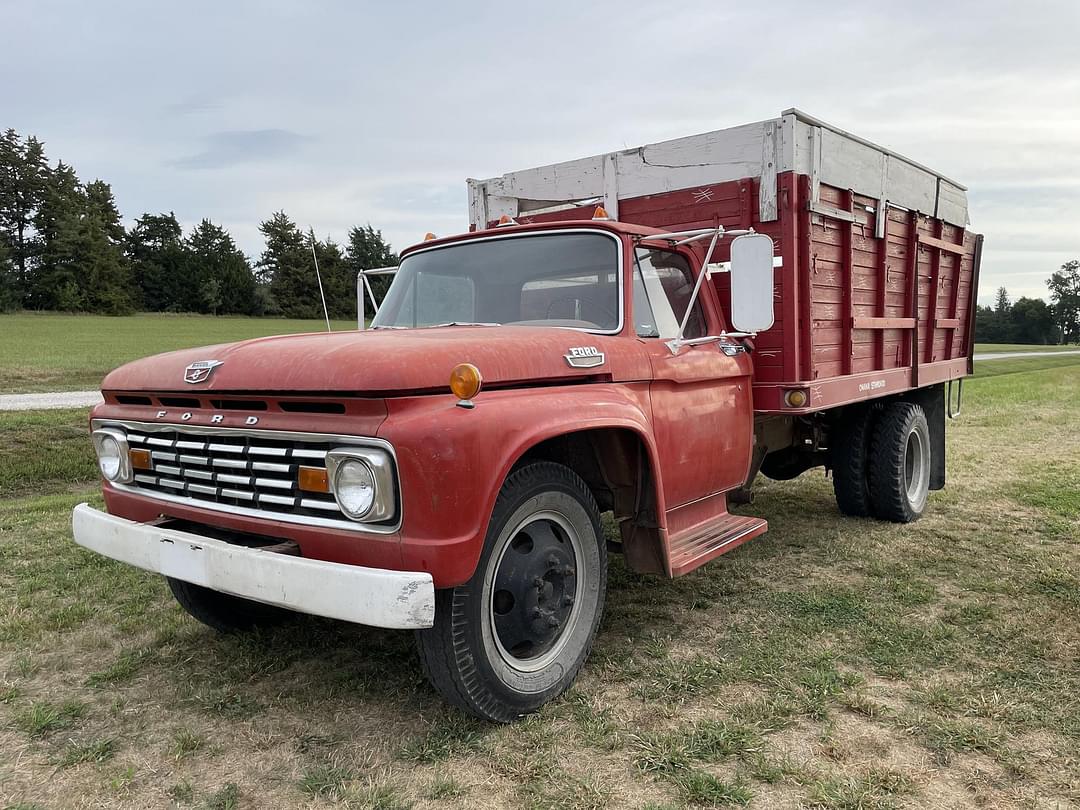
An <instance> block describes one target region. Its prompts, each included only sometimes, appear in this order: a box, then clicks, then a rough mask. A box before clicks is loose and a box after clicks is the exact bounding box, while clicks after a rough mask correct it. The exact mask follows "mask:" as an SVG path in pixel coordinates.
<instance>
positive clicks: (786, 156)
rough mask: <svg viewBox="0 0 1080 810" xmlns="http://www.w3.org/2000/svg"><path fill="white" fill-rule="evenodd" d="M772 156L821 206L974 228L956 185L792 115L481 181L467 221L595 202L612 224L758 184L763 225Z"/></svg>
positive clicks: (771, 200)
mask: <svg viewBox="0 0 1080 810" xmlns="http://www.w3.org/2000/svg"><path fill="white" fill-rule="evenodd" d="M770 157H771V158H772V163H773V169H774V170H775V171H776V172H777V173H779V172H785V171H794V172H797V173H800V174H807V175H809V176H810V178H811V185H812V188H811V192H812V200H813V201H814V202H817V201H818V199H819V190H820V184H821V183H826V184H828V185H831V186H835V187H838V188H841V189H851V190H853V191H855V192H857V193H859V194H864V195H866V196H869V197H872V198H874V199H876V200H878V210H879V213H880V212H882V211H883V210H884V206H885V205H886V204H892V205H895V206H897V207H903V208H907V209H915V210H919V211H923V212H926V213H932V212H933V211H934V210H935V207H936V209H937V211H938V212H939V215H940V216H941V218H942V219H945V220H946V221H948V222H950V223H953V224H956V225H962V226H967V225H968V210H967V195H966V193H965V189H964V188H963V187H962V186H960V185H959V184H958V183H956V182H955V181H952V180H949V179H948V178H946V177H943V176H942V175H940V174H937V173H935V172H933V171H932V170H930V169H927V168H926V167H925V166H922V165H920V164H918V163H915V162H914V161H912V160H909V159H908V158H905V157H903V156H901V155H898V154H896V153H895V152H892V151H890V150H888V149H884V148H882V147H880V146H877V145H875V144H872V143H870V142H869V141H866V140H864V139H862V138H859V137H857V136H855V135H852V134H850V133H848V132H845V131H843V130H841V129H838V128H836V127H832V126H830V125H828V124H825V123H824V122H822V121H819V120H818V119H816V118H813V117H812V116H808V115H806V114H805V113H802V112H799V111H798V110H794V109H792V110H787V111H785V112H784V114H783V116H782V117H781V118H776V119H770V120H766V121H758V122H756V123H752V124H744V125H742V126H737V127H731V128H729V129H725V130H718V131H716V132H708V133H704V134H702V135H692V136H689V137H686V138H677V139H675V140H670V141H664V142H661V143H655V144H648V145H646V146H642V147H639V148H636V149H627V150H623V151H620V152H611V153H608V154H605V155H594V156H592V157H587V158H581V159H579V160H571V161H567V162H565V163H557V164H552V165H550V166H541V167H538V168H534V169H526V170H524V171H518V172H512V173H509V174H504V175H502V176H501V177H495V178H491V179H489V180H484V181H478V182H476V184H475V189H474V186H473V184H472V183H470V194H469V201H470V210H469V215H470V221H471V222H473V224H476V225H477V226H478V227H479V226H482V225H483V224H486V222H489V221H491V220H494V219H497V218H498V217H499V216H501V215H502V214H504V213H505V214H510V215H511V216H517V215H518V214H519V213H524V212H526V211H536V210H539V209H545V210H550V209H557V208H559V207H561V206H568V205H572V204H575V203H580V202H581V201H583V200H588V199H597V198H603V199H604V200H605V201H608V202H607V204H606V206H605V207H606V208H607V209H608V213H610V214H612V215H613V216H614V215H615V211H613V210H612V209H613V208H614V209H617V208H618V200H620V199H623V200H625V199H628V198H633V197H641V196H644V195H647V194H661V193H664V192H668V191H678V190H683V189H690V188H694V187H704V186H707V185H710V184H716V183H723V182H729V181H733V180H741V179H743V178H747V177H758V178H760V179H761V181H762V185H761V187H762V189H763V193H762V194H761V196H760V209H759V216H760V218H761V219H762V221H766V222H767V221H770V220H771V219H775V216H776V215H775V213H774V212H775V208H776V200H775V196H774V192H775V181H774V180H770V174H771V172H770V167H769V162H770ZM939 178H940V180H941V183H940V186H941V192H940V194H939V192H938V180H939ZM612 200H613V201H614V204H613V203H612V202H610V201H612ZM882 201H885V202H882ZM481 216H482V217H484V219H483V221H480V219H479V218H480V217H481ZM879 220H880V222H881V223H882V224H883V223H884V221H885V217H884V216H879ZM879 229H880V225H879ZM880 235H881V234H880V231H879V236H880Z"/></svg>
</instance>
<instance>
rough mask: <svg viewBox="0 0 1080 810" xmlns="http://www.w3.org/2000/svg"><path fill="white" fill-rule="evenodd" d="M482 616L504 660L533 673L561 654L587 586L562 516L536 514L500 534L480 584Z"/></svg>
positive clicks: (574, 537)
mask: <svg viewBox="0 0 1080 810" xmlns="http://www.w3.org/2000/svg"><path fill="white" fill-rule="evenodd" d="M484 586H485V587H484V605H485V613H486V616H485V619H486V621H487V624H488V629H489V633H490V637H491V640H492V642H493V643H494V646H495V649H496V650H497V651H498V654H499V657H500V658H501V659H502V661H503V663H504V664H505V665H506V666H507V667H509V668H511V669H513V670H516V671H518V672H522V673H528V672H537V671H539V670H542V669H544V668H545V667H547V666H549V665H550V664H551V663H552V662H553V661H554V660H555V659H557V658H558V657H559V655H560V654H561V653H562V652H563V650H564V649H565V647H566V644H567V643H568V641H569V640H570V639H571V638H572V637H573V636H574V630H575V628H576V626H577V624H578V620H579V617H580V614H581V602H582V596H583V594H584V593H585V588H586V570H585V566H584V565H583V555H582V544H581V538H580V536H579V535H578V532H577V531H576V530H575V529H574V527H573V525H572V524H571V522H570V521H569V520H568V519H567V518H566V517H565V516H564V515H562V514H560V513H558V512H554V511H542V512H536V513H533V514H531V515H529V516H527V517H526V518H525V519H523V520H522V521H521V522H519V523H518V524H517V525H516V526H515V527H514V528H513V529H512V530H511V531H510V532H508V533H506V534H505V535H503V538H502V543H501V544H500V547H499V549H498V551H497V557H496V562H495V565H494V566H493V567H492V568H491V569H489V574H488V576H487V577H486V578H485V583H484Z"/></svg>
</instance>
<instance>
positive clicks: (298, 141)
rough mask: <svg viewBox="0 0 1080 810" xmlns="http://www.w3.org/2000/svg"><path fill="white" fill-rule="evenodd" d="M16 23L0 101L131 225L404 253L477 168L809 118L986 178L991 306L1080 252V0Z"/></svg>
mask: <svg viewBox="0 0 1080 810" xmlns="http://www.w3.org/2000/svg"><path fill="white" fill-rule="evenodd" d="M5 15H6V19H5V22H6V27H5V30H4V32H2V33H0V73H2V75H4V76H17V77H22V80H20V81H15V82H10V81H9V82H5V83H4V84H3V86H2V87H0V110H2V111H3V120H2V121H0V126H4V127H7V126H12V127H15V128H16V129H17V130H19V131H20V132H24V133H33V134H36V135H38V136H39V137H41V138H42V139H44V140H45V141H46V144H47V148H48V151H49V154H50V156H51V157H53V158H54V159H55V158H59V157H62V158H63V159H64V160H65V161H68V162H70V163H73V164H74V165H75V167H76V168H77V170H78V171H79V172H80V174H81V175H82V176H83V177H85V178H94V177H102V178H104V179H107V180H108V181H110V182H111V183H112V185H113V188H114V191H115V193H116V196H117V199H118V202H119V204H120V206H121V209H122V210H123V211H124V212H125V214H126V215H127V217H128V218H129V219H134V218H135V217H136V216H139V215H140V214H141V213H143V212H144V211H154V212H156V211H167V210H175V211H176V213H177V215H178V216H179V217H180V218H181V220H182V221H184V222H187V223H194V222H197V221H198V220H199V219H201V218H202V217H204V216H206V217H210V218H212V219H214V220H215V221H218V222H220V223H222V224H223V225H225V226H226V227H228V228H229V229H230V231H231V232H232V233H233V234H234V236H235V237H236V238H237V240H238V242H239V243H240V245H241V246H242V247H243V248H244V249H245V250H246V251H247V252H249V253H250V254H253V255H256V254H257V253H258V252H259V250H260V249H261V239H260V236H259V233H258V222H259V221H260V220H261V219H263V218H265V217H267V216H268V215H269V214H270V213H272V212H273V211H274V210H277V209H282V208H283V209H285V210H286V211H288V212H289V213H290V215H292V216H293V217H294V218H295V219H296V220H297V221H298V222H300V223H302V224H303V225H305V226H306V225H308V224H310V225H312V226H313V227H314V228H315V229H316V231H317V232H318V233H320V234H327V233H330V234H333V235H334V236H335V237H336V238H338V239H343V238H344V236H345V232H346V230H347V229H348V227H349V226H351V225H353V224H362V223H366V222H371V224H373V225H374V226H375V227H378V228H381V229H382V230H383V231H384V233H385V234H386V235H387V236H388V237H389V238H390V240H391V241H392V242H393V243H394V244H395V245H396V246H398V247H402V246H404V245H406V244H409V243H411V242H413V241H415V240H417V239H419V238H420V237H421V236H422V234H423V233H424V232H425V231H428V230H433V231H436V232H438V233H446V232H450V231H455V230H461V229H464V227H465V225H466V211H465V191H464V178H465V177H467V176H473V177H488V176H492V175H496V174H501V173H503V172H506V171H511V170H514V169H519V168H523V167H526V166H533V165H540V164H543V163H550V162H556V161H560V160H566V159H570V158H574V157H580V156H583V155H587V154H595V153H597V152H603V151H608V150H612V149H621V148H625V147H629V146H636V145H638V144H641V143H646V142H650V141H656V140H661V139H664V138H671V137H678V136H682V135H688V134H692V133H695V132H702V131H707V130H711V129H719V128H722V127H725V126H731V125H735V124H740V123H745V122H747V121H752V120H759V119H762V118H766V117H772V116H775V115H776V114H778V113H779V112H780V111H781V110H783V109H785V108H787V107H790V106H798V107H800V108H802V109H805V110H806V111H807V112H810V113H812V114H814V115H817V116H820V117H822V118H824V119H825V120H828V121H830V122H833V123H835V124H837V125H839V126H841V127H844V128H846V129H850V130H852V131H854V132H857V133H858V134H860V135H863V136H865V137H868V138H871V139H873V140H877V141H880V142H882V143H884V144H886V145H888V146H891V147H893V148H895V149H896V150H897V151H900V152H902V153H904V154H907V155H910V156H911V157H912V158H914V159H916V160H918V161H920V162H923V163H926V164H928V165H930V166H932V167H934V168H935V169H938V170H940V171H941V172H943V173H944V174H946V175H949V176H952V177H955V178H956V179H957V180H959V181H961V182H963V183H965V184H966V185H968V186H969V188H970V199H971V211H972V219H973V227H974V228H975V229H976V230H979V231H982V232H984V233H985V234H986V249H985V253H984V259H983V283H982V289H981V293H982V296H983V297H984V298H985V297H989V296H992V294H993V289H994V287H996V286H998V285H1001V284H1004V285H1005V286H1007V287H1008V288H1009V290H1010V293H1011V294H1012V295H1013V297H1014V298H1015V297H1019V296H1020V295H1044V294H1045V287H1044V285H1043V279H1045V278H1046V277H1048V276H1049V274H1050V273H1051V272H1053V270H1054V269H1056V268H1057V266H1058V265H1060V264H1061V263H1062V262H1063V261H1065V260H1066V259H1068V258H1073V257H1080V229H1078V228H1077V227H1076V214H1075V211H1076V210H1077V206H1076V203H1077V202H1080V191H1078V189H1080V148H1078V147H1080V55H1078V54H1080V51H1078V50H1077V48H1076V45H1075V41H1074V40H1075V32H1076V31H1077V30H1078V29H1080V4H1078V3H1076V2H1075V1H1074V0H1059V2H1032V3H1026V4H1023V5H1019V4H1015V3H1011V2H1005V0H998V1H996V2H995V1H994V0H991V1H990V2H967V1H966V0H961V2H949V3H941V2H933V3H932V2H909V3H906V4H903V5H900V6H897V5H895V4H894V5H888V4H884V5H883V4H878V5H869V6H868V5H867V4H865V3H856V2H847V1H846V0H844V1H843V2H841V1H839V0H834V2H832V3H829V4H827V5H825V4H817V3H804V2H803V3H798V2H774V3H770V4H768V5H765V6H761V5H757V6H755V5H746V4H741V5H736V4H719V3H716V2H715V0H711V1H706V0H684V2H681V3H679V4H678V5H673V4H668V5H663V4H661V5H657V4H655V3H641V4H635V3H632V2H625V1H624V2H614V1H613V0H596V1H595V2H591V3H578V2H567V1H566V0H553V1H552V2H546V3H538V4H508V3H505V2H500V3H494V2H472V3H470V4H468V5H467V6H464V5H460V4H454V3H423V2H404V3H396V4H363V3H351V2H346V1H345V0H336V1H335V2H330V1H327V2H321V3H318V4H307V3H301V2H299V0H297V1H296V2H284V0H276V2H269V3H267V2H255V0H248V2H236V3H213V2H209V0H200V1H199V2H189V3H186V4H183V5H180V6H177V5H158V4H146V3H139V2H135V0H128V2H121V3H114V4H110V5H107V6H102V5H100V4H83V3H78V2H76V0H66V1H62V0H46V2H40V3H34V4H23V5H21V6H18V5H17V6H13V7H12V8H11V9H8V10H6V11H5ZM237 133H248V135H247V136H244V135H238V134H237ZM252 133H256V134H254V135H253V134H252ZM257 133H262V134H261V135H260V134H257ZM267 133H270V134H267ZM275 133H276V134H275ZM293 136H295V137H293Z"/></svg>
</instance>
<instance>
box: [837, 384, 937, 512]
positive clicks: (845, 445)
mask: <svg viewBox="0 0 1080 810" xmlns="http://www.w3.org/2000/svg"><path fill="white" fill-rule="evenodd" d="M930 447H931V445H930V429H929V426H928V424H927V421H926V415H925V413H923V409H922V408H921V407H919V406H918V405H915V404H914V403H911V402H890V403H887V404H885V405H884V406H880V407H879V406H876V405H871V406H864V407H863V408H861V409H860V410H858V411H857V412H856V413H855V414H853V415H852V416H851V417H850V419H848V420H847V422H846V424H845V425H844V426H843V427H839V428H838V430H837V433H836V435H835V437H834V440H833V489H834V492H835V494H836V504H837V506H839V507H840V511H841V512H843V513H844V514H846V515H851V516H852V517H876V518H878V519H880V520H888V521H892V522H894V523H911V522H912V521H915V520H918V519H919V518H920V517H921V516H922V514H923V512H924V511H925V509H926V501H927V496H928V494H929V490H930V469H931V450H930Z"/></svg>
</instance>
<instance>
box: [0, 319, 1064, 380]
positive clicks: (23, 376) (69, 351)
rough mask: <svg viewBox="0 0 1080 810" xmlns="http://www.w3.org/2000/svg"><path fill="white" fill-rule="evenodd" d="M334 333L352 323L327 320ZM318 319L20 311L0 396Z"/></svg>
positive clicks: (5, 328)
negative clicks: (176, 351)
mask: <svg viewBox="0 0 1080 810" xmlns="http://www.w3.org/2000/svg"><path fill="white" fill-rule="evenodd" d="M331 325H332V327H333V328H334V329H335V330H343V329H354V328H355V327H356V324H355V323H354V322H352V321H331ZM323 328H325V325H324V322H323V321H318V320H314V321H297V320H287V319H283V318H213V317H210V316H206V315H165V314H143V315H133V316H131V317H127V318H109V317H105V316H97V315H58V314H55V313H37V312H22V313H18V314H16V315H0V345H3V346H4V354H3V358H2V359H0V394H16V393H31V392H35V391H80V390H95V389H97V388H98V386H99V385H100V384H101V380H102V378H103V377H104V376H105V375H106V374H108V373H109V372H110V371H111V370H112V369H114V368H116V367H117V366H119V365H122V364H124V363H126V362H128V361H130V360H135V359H137V358H139V357H146V356H148V355H151V354H157V353H158V352H166V351H172V350H174V349H184V348H190V347H193V346H210V345H213V344H217V343H228V342H230V341H234V340H244V339H245V338H253V337H263V336H265V335H281V334H287V333H290V332H313V331H322V329H323ZM1070 348H1072V349H1076V348H1078V347H1076V346H1071V347H1070V346H1021V345H1017V344H998V343H980V344H977V345H976V347H975V351H976V352H1020V351H1060V350H1065V349H1070Z"/></svg>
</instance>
